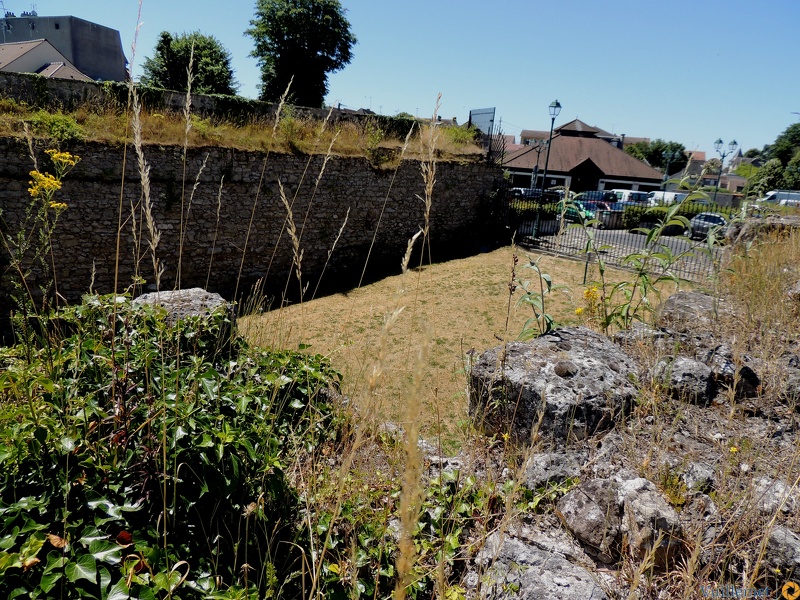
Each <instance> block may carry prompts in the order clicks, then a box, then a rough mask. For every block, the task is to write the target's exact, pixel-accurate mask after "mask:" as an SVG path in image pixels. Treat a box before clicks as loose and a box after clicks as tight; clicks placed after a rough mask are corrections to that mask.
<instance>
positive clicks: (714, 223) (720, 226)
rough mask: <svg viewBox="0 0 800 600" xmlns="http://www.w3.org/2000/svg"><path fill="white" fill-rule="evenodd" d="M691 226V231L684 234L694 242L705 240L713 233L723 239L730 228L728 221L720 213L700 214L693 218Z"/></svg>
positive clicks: (688, 230) (690, 222)
mask: <svg viewBox="0 0 800 600" xmlns="http://www.w3.org/2000/svg"><path fill="white" fill-rule="evenodd" d="M689 225H690V227H689V229H687V230H686V231H684V232H683V234H684V235H685V236H686V237H689V238H691V239H693V240H694V239H705V238H707V237H708V234H709V232H711V231H714V233H715V235H716V236H717V237H722V236H724V235H725V229H726V228H727V227H728V220H727V219H726V218H725V217H724V216H723V215H721V214H719V213H700V214H699V215H696V216H694V217H692V218H691V220H690V221H689Z"/></svg>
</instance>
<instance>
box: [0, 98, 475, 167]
mask: <svg viewBox="0 0 800 600" xmlns="http://www.w3.org/2000/svg"><path fill="white" fill-rule="evenodd" d="M38 112H39V111H38V109H36V108H34V107H32V106H28V105H26V104H25V103H20V102H15V101H13V100H9V99H3V98H2V97H0V136H7V137H19V136H22V123H23V122H24V121H30V120H31V119H33V118H34V117H35V115H36V114H37V113H38ZM285 112H286V115H284V117H283V118H282V120H281V123H280V124H279V127H278V128H277V129H276V132H275V133H273V122H272V121H271V120H269V119H266V118H253V119H250V120H248V122H246V123H244V124H237V123H234V122H231V121H228V120H225V119H220V118H214V119H208V118H200V117H197V116H195V115H192V117H191V119H192V129H191V131H190V132H189V134H188V139H187V140H186V141H187V145H188V146H190V147H202V146H221V147H228V148H236V149H240V150H250V151H267V150H269V151H274V152H302V153H307V154H318V153H324V152H325V151H326V150H327V149H328V147H329V144H330V142H331V141H332V140H333V138H334V137H335V140H333V147H332V149H331V151H332V153H334V154H336V155H339V156H365V154H368V153H367V152H366V151H365V149H367V148H372V149H373V150H377V149H380V150H383V151H385V153H387V154H388V155H389V156H393V154H394V153H396V152H399V149H400V147H401V146H402V144H403V140H402V139H394V138H391V137H387V136H385V135H384V134H383V133H382V132H380V131H379V130H377V129H375V127H374V126H371V125H369V124H367V125H366V126H365V125H361V124H357V123H348V122H344V123H338V124H335V125H332V124H330V123H328V124H326V125H325V126H324V127H323V123H322V121H321V120H313V119H305V118H296V117H293V116H291V111H290V110H288V109H287V110H286V111H285ZM64 115H65V116H68V117H71V118H72V119H74V121H75V122H76V123H77V124H78V125H79V126H80V127H81V129H82V130H83V132H84V135H85V137H86V139H87V140H91V141H96V142H103V143H112V144H116V143H123V142H125V141H129V138H130V135H131V132H130V129H129V127H128V122H127V121H128V117H129V115H127V114H125V112H124V111H121V110H119V109H117V108H115V107H100V106H89V105H86V106H82V107H79V108H78V109H76V110H75V111H73V112H68V113H64ZM140 120H141V132H142V139H143V140H145V142H146V143H147V144H160V145H170V144H183V143H184V135H185V118H184V115H183V114H182V113H180V112H173V111H167V110H164V111H153V110H146V109H145V110H142V114H141V118H140ZM417 126H419V125H417ZM422 127H423V129H424V128H425V126H424V125H423V126H422ZM34 134H35V135H44V134H43V133H38V132H34ZM422 137H424V136H418V135H415V136H413V139H412V143H411V144H410V145H409V147H408V149H407V151H406V153H405V155H406V158H414V157H420V156H422V155H423V154H424V151H425V149H424V148H423V146H422V142H421V138H422ZM437 151H438V153H439V154H438V157H439V159H441V160H448V159H452V160H479V159H480V158H482V157H483V150H482V149H481V148H480V147H479V146H478V145H476V144H460V143H456V142H454V141H453V140H452V139H450V138H449V137H448V136H442V137H441V139H440V141H439V142H438V144H437ZM395 166H397V165H396V161H395V160H388V162H387V164H386V165H384V167H386V168H393V167H395Z"/></svg>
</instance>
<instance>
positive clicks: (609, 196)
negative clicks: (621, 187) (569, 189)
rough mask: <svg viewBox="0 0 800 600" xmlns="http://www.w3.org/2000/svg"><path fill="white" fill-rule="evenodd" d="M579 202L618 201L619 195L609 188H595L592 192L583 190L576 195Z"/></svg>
mask: <svg viewBox="0 0 800 600" xmlns="http://www.w3.org/2000/svg"><path fill="white" fill-rule="evenodd" d="M575 200H577V201H578V202H605V203H606V204H611V203H612V202H616V201H617V195H616V194H615V193H614V192H612V191H609V190H595V191H591V192H581V193H580V194H578V195H577V196H575Z"/></svg>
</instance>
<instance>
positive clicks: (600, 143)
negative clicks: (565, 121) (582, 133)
mask: <svg viewBox="0 0 800 600" xmlns="http://www.w3.org/2000/svg"><path fill="white" fill-rule="evenodd" d="M546 154H547V153H546V151H542V152H541V153H540V154H539V161H538V162H539V169H540V170H541V169H544V163H545V156H546ZM536 159H537V155H536V152H535V151H534V150H533V148H532V147H527V148H524V149H523V150H518V151H517V152H513V153H510V154H508V155H507V157H506V160H505V162H504V163H503V166H505V167H509V168H518V169H527V170H531V171H532V170H533V169H534V168H535V167H536V162H537V160H536ZM587 159H589V160H591V161H592V162H593V163H594V164H595V165H597V167H598V168H599V169H600V170H601V171H602V172H603V174H604V175H605V176H606V177H610V176H617V177H629V178H637V179H657V180H660V179H661V178H662V177H663V175H662V173H661V172H660V171H658V170H656V169H654V168H652V167H650V166H648V165H647V164H645V163H643V162H642V161H640V160H638V159H636V158H634V157H632V156H630V155H629V154H625V153H624V152H623V151H622V150H620V149H619V148H616V147H614V146H612V145H611V144H609V143H608V142H606V141H604V140H602V139H600V138H597V137H579V136H572V135H555V136H554V137H553V142H552V146H551V148H550V162H549V163H548V165H547V168H548V171H550V172H552V173H553V174H555V173H569V172H570V171H572V170H573V169H574V168H575V167H577V166H578V165H579V164H581V163H582V162H584V161H586V160H587Z"/></svg>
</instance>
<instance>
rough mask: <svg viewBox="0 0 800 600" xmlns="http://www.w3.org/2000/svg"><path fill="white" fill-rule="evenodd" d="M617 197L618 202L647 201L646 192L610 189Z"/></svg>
mask: <svg viewBox="0 0 800 600" xmlns="http://www.w3.org/2000/svg"><path fill="white" fill-rule="evenodd" d="M611 191H612V192H614V195H615V196H616V197H617V201H618V202H638V203H641V204H645V203H647V192H638V191H634V190H611Z"/></svg>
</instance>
